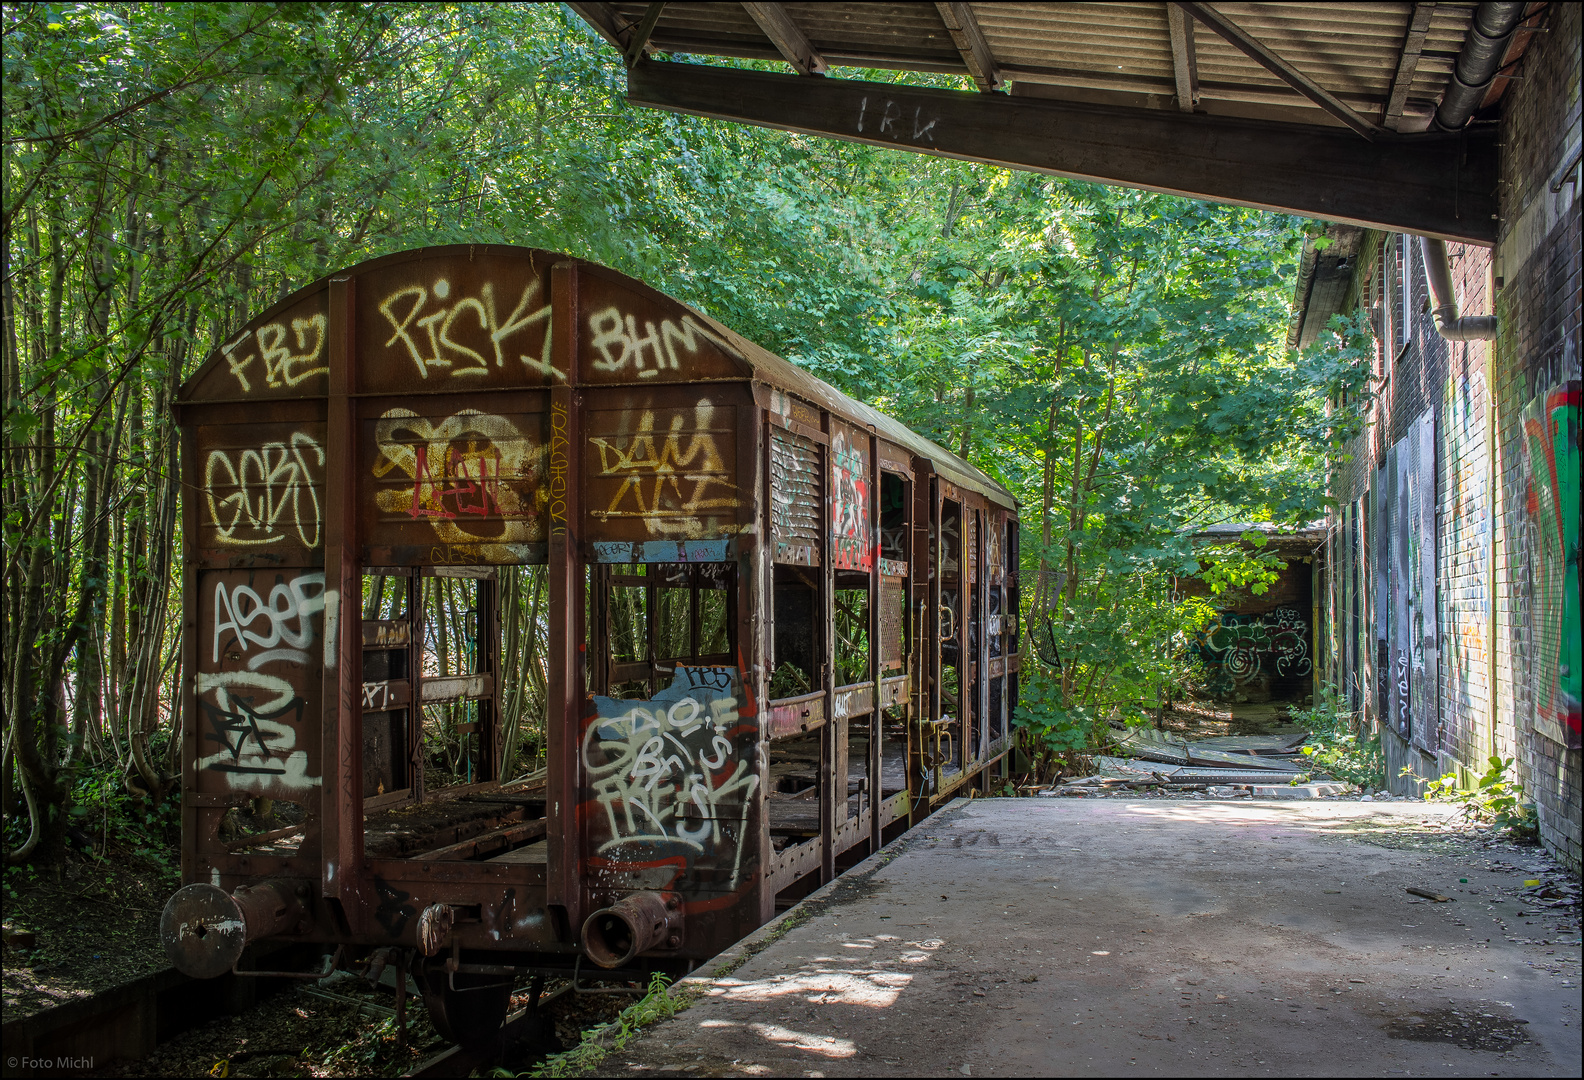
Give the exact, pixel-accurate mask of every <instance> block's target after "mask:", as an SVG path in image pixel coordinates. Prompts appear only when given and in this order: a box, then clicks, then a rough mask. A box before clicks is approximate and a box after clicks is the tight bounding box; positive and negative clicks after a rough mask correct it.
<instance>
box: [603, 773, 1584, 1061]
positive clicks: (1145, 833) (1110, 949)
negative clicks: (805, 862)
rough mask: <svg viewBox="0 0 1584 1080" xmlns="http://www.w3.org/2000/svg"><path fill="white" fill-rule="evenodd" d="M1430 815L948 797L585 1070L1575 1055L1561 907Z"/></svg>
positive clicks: (1533, 856)
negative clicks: (667, 1016)
mask: <svg viewBox="0 0 1584 1080" xmlns="http://www.w3.org/2000/svg"><path fill="white" fill-rule="evenodd" d="M1447 817H1448V811H1447V808H1445V807H1429V806H1426V805H1425V804H1422V803H1414V804H1369V803H1358V802H1334V801H1328V802H1308V803H1292V802H1288V803H1269V802H1266V803H1255V802H1248V801H1233V802H1211V801H1204V800H1197V801H1196V800H1188V799H1171V800H1158V799H1151V800H1141V799H1140V800H1135V799H1121V800H1110V799H996V800H985V801H976V802H972V803H969V802H958V803H956V804H954V805H953V806H951V807H948V808H947V809H945V810H943V811H941V812H940V813H939V814H937V815H936V816H935V817H933V818H931V819H930V820H929V821H927V822H925V823H924V824H923V825H922V826H920V827H919V828H917V829H915V830H914V831H913V832H912V833H910V834H909V835H908V836H906V837H904V838H902V839H901V840H899V841H897V842H896V843H895V844H893V845H891V846H890V847H888V848H887V849H886V850H884V851H882V852H881V853H880V854H879V855H877V856H875V857H874V858H871V859H869V860H868V861H866V862H865V863H863V864H861V865H860V866H859V867H857V868H855V869H854V870H853V871H851V872H849V873H848V874H847V875H845V876H844V877H842V878H841V879H839V880H838V881H836V882H834V883H833V884H832V885H830V886H827V887H826V888H825V889H823V890H821V891H820V892H819V893H817V894H815V896H813V897H811V898H810V899H809V900H808V901H805V903H804V905H803V906H802V907H801V908H800V909H794V911H793V912H790V913H788V914H789V915H790V916H791V918H783V920H780V921H779V922H778V923H772V924H771V925H770V926H768V927H766V928H764V929H763V930H761V931H760V932H759V933H758V934H756V935H755V936H754V937H752V938H749V939H747V940H746V941H745V942H744V943H742V944H741V945H739V946H738V947H737V948H736V949H734V950H732V951H731V952H729V953H727V954H723V955H722V956H721V957H719V958H717V959H716V960H715V961H713V962H712V963H711V964H708V965H706V966H705V968H703V969H702V970H701V972H700V973H699V974H698V975H696V976H694V978H693V979H692V980H690V982H692V983H693V985H694V986H696V987H698V988H700V989H701V990H702V991H703V998H702V1000H700V1001H699V1002H698V1003H697V1004H695V1005H694V1006H693V1007H692V1008H690V1009H688V1010H687V1011H685V1012H683V1013H681V1014H679V1015H678V1016H677V1017H676V1018H674V1019H672V1020H669V1021H666V1022H663V1023H661V1024H658V1025H656V1026H654V1027H652V1028H650V1029H648V1030H647V1031H646V1032H645V1033H644V1034H643V1035H642V1036H640V1037H638V1038H635V1039H634V1040H633V1041H631V1042H629V1043H628V1044H627V1045H626V1046H625V1047H623V1048H622V1049H619V1050H616V1051H615V1052H613V1053H612V1054H611V1056H610V1057H608V1058H607V1059H606V1060H605V1062H604V1064H603V1065H602V1066H601V1069H600V1071H601V1073H602V1074H603V1075H609V1076H642V1075H645V1074H646V1073H649V1072H672V1071H678V1070H681V1071H685V1072H686V1073H687V1074H688V1075H693V1076H700V1075H779V1076H822V1075H823V1076H856V1075H881V1076H886V1075H911V1076H918V1075H943V1074H952V1075H971V1076H1052V1075H1057V1076H1063V1075H1065V1076H1073V1075H1095V1076H1108V1075H1124V1076H1130V1075H1142V1076H1157V1075H1158V1076H1174V1075H1183V1076H1199V1075H1205V1076H1215V1075H1251V1076H1266V1075H1270V1076H1277V1075H1313V1076H1335V1075H1343V1074H1349V1075H1365V1076H1385V1075H1389V1074H1396V1075H1425V1074H1433V1075H1436V1076H1465V1075H1475V1074H1479V1075H1492V1076H1510V1075H1516V1076H1553V1075H1561V1076H1578V1075H1579V1073H1580V1040H1579V1011H1580V1009H1579V1002H1580V999H1579V990H1578V986H1579V978H1578V957H1579V949H1578V945H1577V944H1576V943H1577V941H1578V929H1577V922H1576V921H1575V920H1576V917H1577V910H1578V909H1577V908H1572V909H1567V910H1568V915H1567V917H1566V919H1565V920H1563V921H1562V922H1561V923H1559V920H1558V917H1557V916H1552V915H1549V914H1548V915H1547V916H1545V917H1539V916H1535V917H1531V918H1528V919H1525V918H1521V917H1519V913H1520V912H1523V911H1526V910H1527V909H1525V908H1524V906H1523V905H1522V904H1521V903H1520V902H1518V901H1519V898H1518V895H1517V894H1518V893H1519V892H1520V891H1521V889H1522V888H1523V879H1525V878H1529V877H1533V876H1535V875H1534V873H1533V872H1531V871H1525V870H1521V869H1518V867H1522V866H1523V865H1524V864H1525V863H1530V864H1533V863H1535V862H1536V861H1537V860H1538V859H1541V858H1543V856H1540V854H1539V852H1538V849H1533V848H1524V849H1517V850H1512V849H1499V850H1492V849H1484V848H1481V847H1479V846H1478V845H1477V844H1474V843H1471V842H1469V841H1468V840H1466V839H1461V838H1458V837H1455V836H1450V835H1448V834H1444V833H1443V832H1442V831H1441V829H1440V823H1441V822H1442V821H1444V820H1446V819H1447ZM1425 822H1430V823H1431V826H1430V827H1429V828H1428V829H1427V828H1426V827H1425V826H1424V824H1423V823H1425ZM1500 860H1505V861H1506V862H1507V863H1510V864H1512V866H1511V867H1508V868H1499V869H1491V868H1489V864H1490V863H1491V862H1492V861H1500ZM1460 878H1468V879H1469V881H1468V883H1467V884H1463V883H1461V882H1460V881H1459V879H1460ZM1408 886H1416V887H1421V888H1427V889H1430V890H1434V891H1436V892H1439V893H1442V894H1445V895H1447V896H1451V897H1453V898H1454V902H1452V903H1445V904H1441V903H1429V902H1425V901H1420V900H1417V899H1416V898H1415V897H1412V896H1410V895H1409V894H1407V893H1406V892H1405V891H1404V889H1405V887H1408ZM1559 937H1560V938H1562V939H1565V940H1566V941H1568V942H1569V943H1570V944H1567V945H1561V944H1557V943H1556V942H1557V939H1558V938H1559ZM1526 942H1532V943H1526ZM1542 942H1543V943H1542ZM1520 1020H1523V1021H1528V1023H1526V1024H1525V1023H1518V1021H1520ZM1470 1039H1473V1040H1474V1041H1475V1042H1476V1044H1477V1045H1478V1046H1480V1047H1483V1048H1474V1049H1466V1048H1463V1047H1460V1046H1459V1045H1457V1044H1458V1042H1459V1041H1469V1040H1470Z"/></svg>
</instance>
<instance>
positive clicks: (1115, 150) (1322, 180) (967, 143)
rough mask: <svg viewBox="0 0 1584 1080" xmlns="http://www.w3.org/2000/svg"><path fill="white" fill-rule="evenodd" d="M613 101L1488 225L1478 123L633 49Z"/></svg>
mask: <svg viewBox="0 0 1584 1080" xmlns="http://www.w3.org/2000/svg"><path fill="white" fill-rule="evenodd" d="M627 100H628V101H630V102H631V103H633V104H635V105H644V106H648V107H650V108H656V109H666V110H668V111H671V112H680V113H690V114H692V115H695V116H711V117H716V118H719V119H722V120H735V121H740V122H743V123H749V124H758V125H761V126H763V127H772V128H779V129H781V130H783V131H800V132H805V133H807V134H810V135H828V136H831V137H834V138H839V139H847V140H850V141H853V142H861V143H868V144H870V145H874V146H887V147H892V148H895V149H898V150H912V151H916V152H919V153H927V154H937V155H942V156H945V157H953V158H959V159H961V160H964V161H982V162H986V163H988V164H992V165H1001V166H1004V167H1007V168H1014V169H1030V170H1033V171H1035V172H1042V173H1048V174H1051V175H1054V176H1069V177H1074V178H1077V179H1081V180H1096V181H1099V182H1101V183H1107V184H1118V185H1121V186H1124V187H1135V188H1144V189H1146V190H1150V191H1162V192H1166V193H1169V194H1173V195H1186V196H1189V197H1192V198H1198V199H1210V200H1212V201H1215V202H1224V203H1235V204H1238V205H1241V206H1252V207H1258V208H1260V209H1263V210H1275V211H1280V212H1284V213H1294V214H1303V215H1305V216H1308V217H1316V218H1324V219H1327V220H1330V221H1340V222H1345V223H1348V224H1352V225H1363V226H1366V227H1369V228H1377V229H1389V230H1395V231H1400V232H1414V233H1420V234H1423V235H1426V236H1432V237H1437V238H1440V239H1445V240H1453V241H1458V242H1462V243H1473V244H1490V243H1492V242H1493V241H1494V239H1495V234H1496V227H1495V220H1494V218H1495V214H1496V200H1495V197H1494V194H1493V192H1494V191H1495V190H1496V177H1497V173H1496V140H1495V136H1494V134H1493V133H1490V132H1485V131H1482V130H1471V131H1466V132H1460V133H1456V134H1442V133H1434V134H1432V133H1425V134H1420V135H1396V134H1393V133H1390V132H1385V133H1382V134H1381V136H1379V137H1378V138H1377V140H1376V141H1375V142H1373V143H1368V142H1364V141H1363V140H1362V139H1359V138H1358V137H1356V136H1355V135H1353V134H1352V133H1351V132H1347V131H1342V130H1340V129H1338V128H1333V127H1321V126H1318V125H1316V126H1299V125H1296V124H1276V123H1270V122H1266V121H1258V120H1243V119H1237V118H1233V117H1221V116H1200V115H1197V114H1195V115H1191V116H1188V115H1183V114H1182V113H1176V114H1173V113H1171V112H1165V111H1161V110H1157V109H1122V108H1115V107H1109V106H1100V105H1086V104H1079V103H1076V102H1063V101H1056V100H1050V99H1044V98H1014V97H1005V96H1002V95H1000V94H995V95H990V94H975V93H967V92H964V91H957V90H935V89H928V88H923V87H909V86H897V85H894V84H888V83H871V82H860V81H857V80H849V79H800V78H797V77H794V76H791V75H777V74H774V73H771V72H763V71H746V70H742V69H733V68H718V67H710V66H706V65H703V64H667V63H651V64H640V65H638V66H637V67H636V68H634V69H633V70H632V71H631V72H629V73H628V76H627Z"/></svg>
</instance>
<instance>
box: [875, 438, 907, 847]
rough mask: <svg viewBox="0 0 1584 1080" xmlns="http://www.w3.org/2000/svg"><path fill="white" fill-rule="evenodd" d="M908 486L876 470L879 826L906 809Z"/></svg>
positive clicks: (901, 477) (904, 480) (897, 477)
mask: <svg viewBox="0 0 1584 1080" xmlns="http://www.w3.org/2000/svg"><path fill="white" fill-rule="evenodd" d="M882 463H883V462H882ZM912 486H913V481H912V479H911V477H910V476H908V475H904V474H899V473H896V472H891V471H889V470H882V471H881V473H880V567H879V578H880V596H879V600H878V606H879V611H878V612H877V613H876V615H877V618H876V622H877V624H878V626H879V636H880V640H879V643H878V649H877V652H878V655H879V665H880V670H879V672H878V680H879V686H880V724H879V735H878V738H879V740H880V746H879V753H878V754H877V755H875V759H876V760H877V761H878V769H879V777H878V779H877V780H876V781H875V782H874V786H875V787H876V788H877V789H878V790H877V794H876V798H877V799H878V800H880V803H881V806H880V813H879V821H880V827H881V828H884V827H885V826H887V825H890V824H891V823H892V822H893V821H895V820H896V818H897V817H899V816H901V815H902V814H904V813H906V811H907V788H908V783H907V775H908V774H907V747H908V723H909V719H910V710H911V707H912V700H911V696H910V694H909V691H908V688H909V684H910V678H911V676H910V672H909V671H908V667H907V658H908V657H910V656H912V655H913V642H912V640H911V633H910V629H911V628H910V625H909V624H910V620H909V619H908V580H909V577H910V573H909V569H910V568H909V559H908V545H909V540H910V538H911V533H912V520H911V514H910V513H909V509H910V508H911V507H912V505H913V493H912V491H911V488H912Z"/></svg>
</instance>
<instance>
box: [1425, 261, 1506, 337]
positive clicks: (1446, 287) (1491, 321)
mask: <svg viewBox="0 0 1584 1080" xmlns="http://www.w3.org/2000/svg"><path fill="white" fill-rule="evenodd" d="M1419 252H1420V254H1421V255H1423V256H1424V268H1425V280H1426V281H1428V282H1429V283H1430V295H1431V296H1432V297H1434V303H1435V324H1436V329H1437V330H1439V331H1440V332H1441V336H1442V337H1444V338H1446V339H1447V340H1448V341H1488V340H1490V339H1491V338H1494V337H1495V336H1496V316H1494V315H1464V316H1462V317H1461V318H1460V317H1459V316H1458V302H1457V293H1456V292H1454V291H1453V290H1452V266H1451V263H1450V262H1448V260H1447V249H1446V243H1445V242H1444V241H1441V240H1432V239H1430V238H1429V237H1428V236H1421V237H1419Z"/></svg>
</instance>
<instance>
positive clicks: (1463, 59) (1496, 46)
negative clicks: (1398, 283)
mask: <svg viewBox="0 0 1584 1080" xmlns="http://www.w3.org/2000/svg"><path fill="white" fill-rule="evenodd" d="M1525 6H1526V5H1525V4H1524V3H1522V2H1519V3H1501V4H1496V3H1486V4H1481V5H1480V6H1479V7H1478V8H1476V9H1475V11H1474V22H1473V25H1471V26H1470V27H1469V36H1468V40H1467V41H1465V42H1464V43H1463V52H1462V53H1461V54H1459V56H1458V62H1457V67H1456V69H1454V71H1453V72H1452V80H1451V82H1450V83H1449V84H1448V85H1447V91H1446V95H1445V96H1444V97H1443V98H1442V99H1441V107H1440V108H1439V109H1437V110H1436V115H1435V126H1436V127H1438V128H1440V129H1441V130H1442V131H1458V130H1461V129H1462V127H1463V125H1465V124H1467V123H1468V120H1469V117H1471V116H1473V115H1474V110H1475V109H1476V108H1478V107H1479V103H1480V102H1481V101H1483V100H1484V99H1485V92H1486V90H1488V89H1489V88H1490V84H1491V83H1492V81H1494V80H1495V78H1496V72H1497V71H1498V70H1499V69H1500V67H1501V62H1502V57H1503V56H1505V55H1506V53H1507V41H1508V39H1509V38H1511V37H1512V33H1513V31H1514V30H1515V29H1517V27H1518V24H1519V23H1520V22H1522V21H1523V13H1524V7H1525ZM1419 252H1420V254H1421V255H1422V256H1423V258H1424V267H1425V279H1426V280H1427V281H1428V282H1429V283H1430V293H1431V295H1432V296H1433V297H1434V298H1435V324H1436V329H1437V330H1438V331H1440V333H1441V336H1442V337H1444V338H1446V339H1447V340H1448V341H1488V340H1490V339H1491V338H1494V337H1495V336H1496V316H1494V315H1464V316H1462V317H1461V318H1460V317H1459V316H1458V302H1457V293H1456V292H1454V291H1453V289H1452V267H1451V264H1450V263H1449V262H1448V260H1447V250H1446V244H1445V243H1444V242H1442V241H1440V240H1431V239H1430V238H1428V237H1424V236H1421V237H1419Z"/></svg>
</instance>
